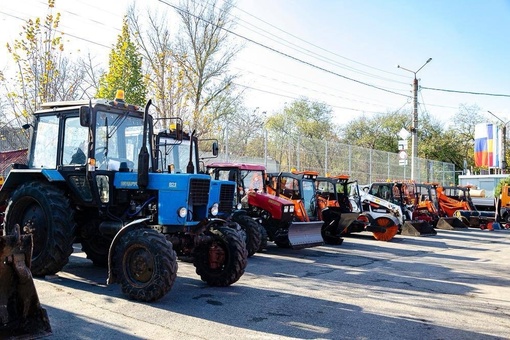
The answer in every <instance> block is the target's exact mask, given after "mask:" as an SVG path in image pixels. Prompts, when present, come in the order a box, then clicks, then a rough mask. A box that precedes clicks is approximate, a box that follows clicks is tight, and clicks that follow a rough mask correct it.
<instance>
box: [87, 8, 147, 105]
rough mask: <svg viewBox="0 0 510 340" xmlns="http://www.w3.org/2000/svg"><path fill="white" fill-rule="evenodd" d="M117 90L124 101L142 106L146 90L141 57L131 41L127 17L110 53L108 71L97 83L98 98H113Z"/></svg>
mask: <svg viewBox="0 0 510 340" xmlns="http://www.w3.org/2000/svg"><path fill="white" fill-rule="evenodd" d="M117 90H124V91H125V100H126V102H128V103H131V104H137V105H144V104H145V101H146V96H147V90H146V87H145V84H144V76H143V73H142V57H141V56H140V54H139V53H138V52H137V49H136V46H135V44H134V43H133V42H132V41H131V36H130V33H129V29H128V20H127V17H124V21H123V25H122V32H121V34H120V35H119V36H118V38H117V44H116V45H115V48H113V49H112V51H111V53H110V60H109V71H108V73H105V74H103V76H102V77H101V79H100V81H99V91H98V93H97V97H98V98H109V99H113V98H115V94H116V92H117Z"/></svg>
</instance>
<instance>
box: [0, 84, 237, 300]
mask: <svg viewBox="0 0 510 340" xmlns="http://www.w3.org/2000/svg"><path fill="white" fill-rule="evenodd" d="M150 107H151V101H149V102H148V103H147V105H146V106H145V110H141V109H140V108H139V107H137V106H134V105H129V104H127V103H125V102H124V100H123V93H122V92H119V94H118V95H117V98H116V99H115V100H113V101H110V100H94V101H90V102H54V103H46V104H44V105H43V107H42V109H41V110H40V111H38V112H36V113H35V114H34V122H33V124H30V126H27V128H29V127H32V128H33V129H32V138H31V144H30V148H29V153H28V154H29V156H28V162H27V165H22V164H18V165H14V166H13V169H12V170H11V171H10V173H9V175H8V177H7V178H6V179H5V183H4V185H3V186H2V188H1V190H0V202H2V203H3V204H6V205H7V208H6V211H5V217H4V229H5V230H6V232H7V233H10V231H11V230H13V229H14V228H15V225H16V224H19V225H20V226H21V228H22V232H23V233H31V234H32V235H33V239H34V248H33V254H32V263H31V270H32V273H33V274H34V275H36V276H42V275H48V274H54V273H57V272H58V271H60V270H61V269H62V268H63V267H64V266H65V264H66V263H67V262H68V258H69V256H70V255H71V253H72V252H73V243H75V242H80V243H81V245H82V250H83V251H84V252H85V253H86V255H87V257H88V258H89V259H91V260H92V261H93V262H94V264H97V265H103V266H108V281H107V282H108V283H109V284H111V283H119V284H120V285H121V287H122V291H123V293H125V294H127V295H128V296H129V298H131V299H135V300H139V301H155V300H158V299H160V298H162V297H163V296H164V295H165V294H166V293H168V292H169V291H170V289H171V287H172V285H173V283H174V281H175V278H176V274H177V254H182V255H185V256H188V257H189V258H191V259H192V261H193V264H194V266H195V267H196V272H197V274H198V275H199V276H200V277H201V279H202V280H203V281H205V282H206V283H208V284H209V285H211V286H228V285H231V284H233V283H234V282H236V281H237V280H239V278H240V277H241V276H242V275H243V273H244V270H245V267H246V264H247V251H246V246H245V242H244V240H243V238H242V235H241V234H240V233H238V232H237V231H236V230H233V229H232V228H229V227H228V226H227V225H226V224H225V223H222V222H221V221H217V220H215V219H211V218H209V213H210V212H209V191H210V184H211V179H210V177H209V176H208V175H205V174H199V173H197V172H196V170H195V166H198V164H194V163H193V160H192V158H189V159H188V163H187V164H185V166H184V167H183V168H182V169H181V171H173V172H166V173H165V172H162V171H161V170H160V169H159V170H158V166H157V160H156V159H157V158H156V155H157V148H156V139H157V138H156V136H155V135H154V129H153V123H154V121H153V118H152V116H151V115H150V114H149V108H150ZM190 149H191V148H190ZM190 152H191V151H190ZM174 166H175V165H174ZM179 166H180V165H179Z"/></svg>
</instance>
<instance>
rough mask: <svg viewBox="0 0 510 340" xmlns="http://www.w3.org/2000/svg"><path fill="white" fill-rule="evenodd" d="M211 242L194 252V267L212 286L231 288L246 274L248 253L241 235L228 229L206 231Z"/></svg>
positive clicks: (200, 246)
mask: <svg viewBox="0 0 510 340" xmlns="http://www.w3.org/2000/svg"><path fill="white" fill-rule="evenodd" d="M206 235H208V236H210V241H208V242H203V243H202V244H200V245H198V246H197V248H195V250H194V258H193V265H194V266H195V268H196V273H197V274H198V275H199V276H200V278H201V279H202V281H204V282H207V284H209V285H210V286H217V287H226V286H230V285H231V284H233V283H234V282H236V281H237V280H239V278H240V277H241V276H242V275H243V274H244V270H245V268H246V265H247V257H248V252H247V251H246V245H245V243H244V240H243V239H242V237H241V236H240V235H239V233H238V232H237V231H235V230H233V229H231V228H228V227H218V228H217V229H212V230H209V231H206Z"/></svg>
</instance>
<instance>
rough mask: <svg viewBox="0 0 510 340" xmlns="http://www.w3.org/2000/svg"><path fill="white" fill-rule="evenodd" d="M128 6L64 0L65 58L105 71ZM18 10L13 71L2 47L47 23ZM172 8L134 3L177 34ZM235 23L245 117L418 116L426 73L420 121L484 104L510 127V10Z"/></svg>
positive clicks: (3, 61)
mask: <svg viewBox="0 0 510 340" xmlns="http://www.w3.org/2000/svg"><path fill="white" fill-rule="evenodd" d="M204 1H206V0H204ZM132 2H133V0H56V6H55V11H57V12H60V13H61V16H62V18H61V24H60V29H61V30H62V31H63V32H65V46H66V52H67V53H70V54H71V55H76V56H79V55H81V56H84V55H86V54H87V53H91V54H92V55H93V56H94V58H95V61H97V62H99V63H101V64H103V65H104V68H105V69H106V68H107V64H108V54H109V52H110V50H111V47H112V46H113V45H114V44H115V42H116V40H117V36H118V35H119V33H120V28H121V26H122V17H123V15H124V14H125V13H126V9H127V7H128V6H129V5H130V4H131V3H132ZM22 4H23V5H22V6H20V5H19V2H13V1H10V2H8V3H6V1H4V2H3V4H2V7H1V8H0V32H2V34H1V35H0V70H4V71H6V72H9V70H12V69H13V64H12V59H11V58H10V57H9V56H8V54H7V50H6V48H5V44H6V43H7V42H12V41H13V40H14V39H15V38H17V35H18V34H19V32H20V31H21V26H22V25H23V20H22V19H28V18H34V17H42V16H44V15H45V14H46V8H47V6H46V1H44V0H23V1H22ZM170 5H174V6H178V0H145V1H140V0H138V1H137V2H136V6H137V7H138V8H139V9H140V10H142V11H146V10H147V9H150V10H157V11H158V12H159V13H163V12H165V11H168V18H169V23H170V24H172V23H175V22H176V20H175V14H174V12H175V10H174V9H173V8H172V7H171V6H170ZM232 15H233V19H234V20H236V22H237V25H236V28H235V30H234V31H233V33H230V38H231V41H232V42H233V43H235V44H240V45H242V46H243V49H242V51H241V52H240V53H239V54H238V56H237V57H236V59H235V61H234V63H233V64H232V72H234V73H237V74H239V77H238V79H237V80H236V81H235V83H236V84H237V85H238V86H239V87H240V88H241V89H244V97H245V104H246V106H247V108H248V110H253V111H254V112H259V113H262V112H266V113H267V114H268V115H270V114H272V113H274V112H278V111H281V109H282V108H283V107H284V106H285V105H288V104H289V103H291V102H292V101H294V100H296V99H299V98H301V97H306V98H308V99H310V100H312V101H319V102H324V103H326V104H328V105H329V106H330V107H331V109H332V115H333V121H334V122H335V123H337V124H339V125H344V124H345V123H347V122H349V121H350V120H352V119H353V118H358V117H367V118H370V117H372V116H373V115H375V114H377V113H381V112H383V113H385V112H393V111H396V110H406V112H409V113H411V112H412V110H413V103H412V95H413V90H412V83H413V79H414V76H415V72H417V71H418V72H417V73H416V77H417V79H418V82H419V86H420V90H419V93H418V103H419V107H418V116H419V117H420V116H421V115H422V114H423V113H424V112H428V113H429V114H430V116H431V117H432V118H433V119H436V120H437V121H439V122H441V123H443V124H444V125H445V126H451V125H454V124H455V121H454V119H453V117H454V115H455V114H456V113H457V112H458V111H459V106H460V105H468V106H471V105H477V106H478V107H479V108H480V113H482V114H483V115H484V116H485V117H486V118H487V121H488V122H495V123H500V122H508V121H510V0H485V1H480V0H449V1H444V0H428V1H417V0H416V1H411V0H364V1H360V0H238V1H237V2H236V4H235V8H234V9H233V11H232ZM429 58H432V60H431V61H430V62H429V63H426V61H427V60H428V59H429ZM397 65H400V66H401V67H400V68H398V67H397ZM422 66H423V67H422ZM459 92H467V93H459ZM487 111H490V112H492V113H493V114H494V115H495V116H496V117H498V118H499V120H498V119H497V118H495V117H494V116H492V115H490V114H489V113H488V112H487Z"/></svg>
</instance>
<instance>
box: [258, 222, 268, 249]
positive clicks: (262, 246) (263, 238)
mask: <svg viewBox="0 0 510 340" xmlns="http://www.w3.org/2000/svg"><path fill="white" fill-rule="evenodd" d="M257 224H258V225H259V228H260V246H259V249H258V250H257V251H258V252H263V251H264V250H266V249H267V241H268V239H269V238H268V235H267V230H266V228H264V226H263V225H262V224H260V223H258V222H257Z"/></svg>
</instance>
